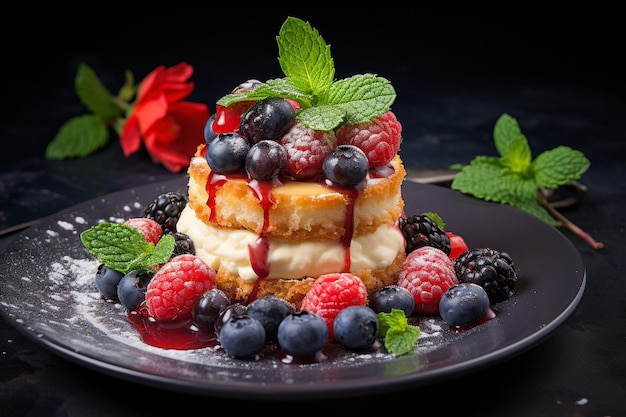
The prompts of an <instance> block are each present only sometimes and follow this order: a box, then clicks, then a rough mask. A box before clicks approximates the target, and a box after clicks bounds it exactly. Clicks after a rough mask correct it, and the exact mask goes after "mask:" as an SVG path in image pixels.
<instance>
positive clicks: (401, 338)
mask: <svg viewBox="0 0 626 417" xmlns="http://www.w3.org/2000/svg"><path fill="white" fill-rule="evenodd" d="M377 317H378V323H379V333H380V335H381V337H383V338H384V339H385V340H384V345H385V349H387V352H389V353H390V354H392V355H395V356H401V355H405V354H407V353H409V352H410V351H411V350H413V348H414V347H415V344H416V343H417V339H418V338H419V336H420V329H419V327H417V326H411V325H410V324H409V322H408V320H407V318H406V315H405V314H404V311H403V310H399V309H395V308H393V309H391V312H390V313H384V312H381V313H378V314H377Z"/></svg>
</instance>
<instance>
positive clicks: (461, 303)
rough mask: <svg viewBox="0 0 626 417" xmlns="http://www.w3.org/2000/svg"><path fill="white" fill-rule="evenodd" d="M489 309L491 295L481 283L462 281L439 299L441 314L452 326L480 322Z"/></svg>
mask: <svg viewBox="0 0 626 417" xmlns="http://www.w3.org/2000/svg"><path fill="white" fill-rule="evenodd" d="M488 311H489V296H488V295H487V293H486V292H485V290H484V288H483V287H481V286H480V285H476V284H471V283H469V282H462V283H460V284H457V285H453V286H452V287H450V288H448V290H447V291H446V292H445V293H444V294H443V297H441V300H440V301H439V315H440V316H441V318H442V319H443V320H445V321H446V322H447V323H448V324H449V325H450V326H454V327H461V326H469V325H472V324H474V323H478V322H479V321H480V319H482V318H483V317H484V316H485V314H487V312H488Z"/></svg>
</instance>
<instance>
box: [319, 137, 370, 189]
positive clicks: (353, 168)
mask: <svg viewBox="0 0 626 417" xmlns="http://www.w3.org/2000/svg"><path fill="white" fill-rule="evenodd" d="M322 170H323V171H324V175H326V178H328V179H329V180H330V181H332V182H333V183H335V184H338V185H341V186H355V185H357V184H358V183H360V182H361V181H363V180H364V179H365V178H366V177H367V172H368V162H367V157H366V156H365V153H364V152H363V151H362V150H361V149H359V148H357V147H356V146H354V145H339V146H337V147H336V148H335V149H334V150H333V152H332V153H331V154H330V155H328V156H327V157H326V158H325V159H324V162H323V164H322Z"/></svg>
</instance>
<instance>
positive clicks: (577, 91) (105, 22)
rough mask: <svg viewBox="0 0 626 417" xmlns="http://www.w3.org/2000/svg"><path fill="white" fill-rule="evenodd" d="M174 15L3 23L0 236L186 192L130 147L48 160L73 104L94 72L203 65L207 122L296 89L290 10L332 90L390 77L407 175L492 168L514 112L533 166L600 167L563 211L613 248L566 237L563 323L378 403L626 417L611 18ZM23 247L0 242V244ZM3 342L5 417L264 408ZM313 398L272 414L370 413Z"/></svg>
mask: <svg viewBox="0 0 626 417" xmlns="http://www.w3.org/2000/svg"><path fill="white" fill-rule="evenodd" d="M175 6H176V7H178V8H177V9H175V10H154V9H150V10H148V9H145V10H143V12H141V13H140V12H139V9H135V8H132V7H129V6H127V5H122V4H119V5H115V6H112V5H106V7H108V9H106V10H105V9H104V7H105V5H94V6H91V7H90V8H91V10H90V11H89V12H88V13H87V12H83V10H82V9H81V8H80V7H75V8H74V9H73V11H72V13H69V11H68V10H63V9H60V8H59V6H55V7H51V8H50V9H49V10H44V9H42V8H41V7H38V8H36V9H35V8H33V9H34V10H24V11H23V12H21V13H20V12H17V13H11V14H10V15H5V21H6V22H5V25H3V26H2V29H1V30H2V32H1V35H2V38H3V50H2V55H3V69H2V71H3V75H4V77H3V81H4V83H3V88H2V90H0V91H1V94H2V96H3V109H2V112H1V116H0V117H1V120H0V138H1V140H2V145H3V147H4V151H3V152H0V229H1V228H5V227H8V226H11V225H13V224H16V223H20V222H23V221H27V220H31V219H33V218H36V217H40V216H45V215H49V214H53V213H55V212H57V211H58V210H60V209H63V208H66V207H69V206H71V205H74V204H78V203H80V202H82V201H85V200H87V199H90V198H92V197H95V196H99V195H103V194H107V193H110V192H113V191H117V190H121V189H125V188H128V187H132V186H136V185H142V184H145V183H148V182H157V181H162V180H165V179H171V178H173V174H171V173H169V172H168V171H166V170H165V169H164V168H162V167H160V166H156V165H153V164H152V163H151V162H150V161H149V159H148V157H147V155H146V154H145V153H144V152H140V153H138V154H135V155H133V156H131V157H130V158H124V157H123V156H122V153H121V149H120V147H119V145H118V143H117V141H116V138H113V139H112V141H111V143H110V144H109V145H108V146H107V147H106V148H104V149H103V150H102V151H100V152H98V153H97V154H94V155H92V156H89V157H87V158H84V159H75V160H66V161H50V160H45V159H44V158H43V152H44V149H45V146H46V145H47V143H48V142H49V141H50V140H52V138H53V137H54V134H55V133H56V131H57V130H58V128H59V127H60V126H61V124H62V123H63V122H64V121H66V120H67V119H69V118H70V117H72V116H75V115H78V114H81V113H83V112H84V111H85V110H84V108H83V107H82V105H81V104H80V102H79V101H78V98H77V96H76V95H75V93H74V90H73V79H74V76H75V74H76V68H77V65H78V64H79V63H80V62H85V63H87V64H89V65H90V66H91V67H93V68H94V69H95V71H96V72H97V74H98V75H99V76H100V77H101V79H102V81H103V83H104V84H105V85H106V86H107V87H108V88H110V89H111V90H112V91H116V90H117V89H118V88H119V87H120V86H121V85H122V82H123V76H124V71H125V70H126V69H130V70H132V71H133V72H134V74H135V77H136V78H137V80H140V79H141V78H143V76H145V75H146V74H147V73H148V72H150V71H151V70H152V69H154V68H155V67H156V66H158V65H167V66H171V65H174V64H177V63H179V62H181V61H187V62H189V63H190V64H192V65H193V66H194V67H195V73H194V76H193V77H192V79H193V81H194V82H195V83H196V89H195V91H194V93H193V95H192V97H191V98H190V99H191V100H193V101H199V102H205V103H207V104H208V105H209V108H210V110H211V111H213V110H214V102H215V101H216V100H217V99H218V98H219V97H221V96H222V95H224V94H226V93H228V92H229V91H230V90H231V89H232V88H233V87H234V86H236V85H237V84H239V83H240V82H242V81H244V80H245V79H248V78H258V79H260V80H265V79H269V78H276V77H280V76H282V73H281V72H280V67H279V66H278V61H277V60H276V57H277V46H276V42H275V36H276V35H277V34H278V30H279V28H280V24H281V23H282V22H283V21H284V19H285V17H286V16H287V15H292V16H297V17H300V18H302V19H304V20H308V21H310V22H311V23H312V25H313V26H314V27H315V28H317V29H318V30H319V31H320V33H321V35H322V36H323V37H324V39H325V40H326V42H327V43H329V44H331V48H332V49H331V52H332V55H333V57H334V60H335V66H336V70H337V71H336V76H337V78H344V77H347V76H351V75H353V74H355V73H361V72H372V73H376V74H378V75H381V76H384V77H386V78H388V79H390V80H391V82H392V83H393V85H394V87H395V88H396V91H397V94H398V97H397V100H396V102H395V104H394V112H395V113H396V115H397V116H398V118H399V120H400V121H401V122H402V124H403V138H404V141H403V144H402V150H401V153H402V156H403V159H404V161H405V164H407V165H409V166H433V167H447V166H448V165H450V164H453V163H458V162H460V163H466V162H469V160H471V158H472V157H473V156H475V155H477V154H489V155H494V154H495V149H494V148H493V137H492V129H493V124H494V122H495V120H496V119H497V118H498V116H500V115H501V114H502V113H505V112H506V113H509V114H510V115H512V116H513V117H515V118H516V119H518V122H519V123H520V126H521V128H522V130H523V132H524V133H525V135H526V136H527V138H528V140H529V142H530V145H531V149H532V150H533V152H534V154H535V155H536V154H538V153H540V152H542V151H544V150H547V149H551V148H553V147H555V146H557V145H562V144H563V145H568V146H571V147H573V148H575V149H579V150H581V151H583V152H584V153H585V154H586V155H587V156H588V158H589V159H590V160H591V163H592V165H591V168H590V169H589V170H588V172H587V173H586V174H585V175H584V177H583V178H582V179H581V182H582V183H584V184H585V185H586V186H587V187H588V193H587V194H586V195H585V197H584V198H583V200H582V201H581V202H579V203H578V204H577V205H576V206H574V207H570V208H567V209H564V210H563V212H564V214H566V215H567V216H568V217H569V218H570V219H571V220H573V221H574V222H575V223H576V224H579V225H580V226H581V227H583V228H584V229H586V230H587V231H588V232H590V233H591V234H592V235H594V237H595V238H596V239H597V240H600V241H603V242H604V243H605V244H606V248H605V249H603V250H601V251H594V250H592V249H591V248H589V247H588V246H587V245H586V244H584V243H583V242H582V241H580V240H579V239H578V238H576V237H575V236H573V235H572V234H571V233H570V232H568V231H563V233H564V234H565V235H566V236H567V237H569V238H571V239H572V242H573V243H574V245H575V246H576V248H577V249H578V250H579V251H580V253H581V255H582V256H583V259H584V262H585V264H586V266H587V279H588V282H587V289H586V292H585V295H584V297H583V300H582V302H581V304H580V306H579V308H578V310H577V311H576V313H575V314H574V315H573V316H572V317H571V318H570V319H569V320H568V321H567V323H566V324H565V325H564V326H563V327H562V328H561V329H559V330H558V331H557V332H555V334H554V335H553V336H552V337H551V338H549V339H548V340H547V341H545V342H544V343H542V344H541V345H540V346H537V347H535V348H533V349H532V350H530V351H528V352H525V353H523V354H521V355H520V356H518V357H515V358H513V359H511V360H509V361H507V362H505V363H502V364H499V365H496V366H493V367H491V368H489V369H486V370H483V371H479V372H476V373H473V374H470V375H467V376H462V377H459V378H457V379H454V380H452V381H448V382H444V383H440V384H434V385H432V386H426V387H421V388H419V389H414V390H410V389H407V390H404V391H398V392H397V393H387V394H385V395H381V396H378V397H377V396H373V397H368V400H371V403H372V404H378V405H380V407H381V409H383V410H386V413H389V414H394V413H397V414H398V415H399V413H403V414H405V413H407V412H411V413H423V412H425V411H424V410H425V409H426V408H427V407H428V408H429V409H431V410H437V411H436V412H438V413H439V412H441V413H443V412H448V413H449V414H451V415H452V414H459V415H465V416H500V415H502V416H504V415H506V416H530V415H537V416H618V415H621V414H622V413H623V412H624V410H626V401H625V400H624V399H623V396H622V394H621V393H623V392H624V389H625V388H626V383H625V382H624V381H626V372H625V371H626V369H625V361H624V347H625V342H626V330H625V329H626V313H625V309H624V306H626V298H625V295H624V293H625V290H626V288H625V284H624V273H623V271H624V270H625V268H626V265H625V263H624V262H625V261H624V259H625V258H626V238H625V237H624V224H625V215H624V206H625V204H626V201H625V200H626V198H625V196H626V192H625V191H626V187H625V185H624V155H626V152H625V151H626V128H625V127H624V122H623V120H624V114H625V110H626V106H625V104H626V99H625V95H624V93H625V88H624V87H625V85H624V64H623V52H624V47H623V43H622V41H621V37H622V35H623V28H622V27H621V23H620V22H618V19H619V13H617V11H616V10H612V9H600V8H599V7H596V8H593V9H591V10H589V9H586V10H582V9H581V10H576V9H572V8H571V7H570V8H569V9H568V10H556V11H550V12H548V11H546V10H541V9H538V10H530V9H528V8H527V7H525V8H521V7H520V8H518V9H514V8H513V7H511V8H508V9H503V8H494V9H484V10H481V9H476V8H465V9H458V8H453V7H452V6H449V7H447V6H446V5H444V6H443V7H441V8H439V9H438V10H426V9H423V7H421V6H420V5H416V6H415V8H417V11H411V12H409V11H405V10H401V9H385V10H382V8H381V6H382V5H377V6H376V7H375V8H371V9H366V8H365V6H362V7H361V9H360V10H359V11H358V12H353V13H334V12H333V13H331V12H330V11H329V10H325V9H324V7H329V6H323V5H320V4H316V11H312V10H295V9H293V10H289V9H281V10H282V11H281V12H280V13H277V12H273V11H270V10H266V9H248V8H244V7H241V8H240V9H239V10H235V11H229V10H226V9H224V8H220V7H217V6H216V7H210V6H207V7H205V8H203V9H201V10H198V9H196V8H192V7H191V6H188V5H184V4H180V5H179V4H177V5H175ZM385 6H387V5H385ZM169 7H170V8H171V7H172V6H169ZM94 8H95V9H96V10H93V9H94ZM35 12H36V13H35ZM9 21H11V22H12V23H14V24H13V25H11V27H9V26H10V25H8V24H6V23H8V22H9ZM15 236H16V235H15V234H13V235H10V236H8V237H5V238H3V239H1V240H0V248H1V247H4V246H6V245H8V244H9V243H10V242H11V240H12V239H13V238H15ZM515 238H516V237H515V236H511V239H515ZM545 256H546V257H549V254H546V255H545ZM0 297H1V295H0ZM0 336H1V338H0V344H1V345H2V355H1V356H0V415H1V416H3V417H4V416H7V417H9V416H11V417H13V416H26V415H28V416H52V415H56V416H78V415H90V416H93V417H96V416H114V415H115V416H120V415H124V416H140V415H154V414H156V413H158V412H159V411H160V410H161V407H162V405H163V404H164V402H167V403H169V404H173V405H175V407H178V406H181V407H187V406H189V407H195V408H196V410H204V411H197V412H213V413H214V412H217V411H218V410H220V409H221V410H224V409H225V410H227V411H226V412H228V413H239V412H243V413H250V412H252V413H255V412H257V413H258V412H259V411H258V410H259V409H260V408H259V407H260V406H259V404H258V403H256V402H246V401H243V402H242V401H238V402H236V403H234V402H232V400H220V399H214V398H211V399H207V398H200V397H195V396H185V395H180V394H174V393H164V392H160V391H159V390H156V389H152V388H147V387H144V386H140V385H134V384H131V383H129V382H125V381H121V380H118V379H116V378H112V377H109V376H105V375H101V374H100V373H96V372H93V371H90V370H87V369H85V368H83V367H81V366H78V365H75V364H73V363H69V362H67V361H66V360H64V359H61V358H59V357H57V356H56V355H54V354H53V353H50V352H49V351H46V350H44V349H43V348H41V347H39V346H38V345H36V344H33V343H32V342H30V341H29V340H27V339H26V338H24V337H23V336H21V335H20V334H18V333H17V332H16V331H15V330H14V329H13V328H11V327H9V326H8V325H6V324H5V323H4V322H1V323H0ZM302 403H303V404H295V405H294V404H291V403H279V402H271V403H264V404H262V405H261V406H263V407H264V409H265V410H267V411H268V412H275V413H277V414H285V413H293V412H301V410H304V409H305V408H302V407H301V406H304V407H306V406H307V405H312V406H313V407H315V410H318V411H319V412H326V411H329V410H336V409H338V408H339V409H344V408H345V409H351V408H354V407H356V405H357V404H358V400H354V399H347V400H332V401H330V400H329V401H325V402H310V404H309V402H307V401H303V402H302ZM121 404H124V405H121ZM433 407H434V408H433Z"/></svg>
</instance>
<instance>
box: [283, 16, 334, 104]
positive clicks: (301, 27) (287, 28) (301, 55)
mask: <svg viewBox="0 0 626 417" xmlns="http://www.w3.org/2000/svg"><path fill="white" fill-rule="evenodd" d="M276 41H277V43H278V62H279V64H280V67H281V69H282V70H283V73H284V74H285V76H286V77H287V79H288V80H289V81H290V82H291V83H292V84H293V85H294V86H296V88H298V89H299V90H300V91H302V92H303V93H305V94H312V95H313V96H319V95H323V94H324V92H325V91H326V90H327V89H328V88H329V87H330V85H331V84H332V83H333V80H334V78H335V65H334V62H333V59H332V57H331V55H330V45H326V42H324V39H323V38H322V37H321V36H320V34H319V32H318V31H317V30H316V29H313V28H312V27H311V25H310V24H309V23H308V22H304V21H302V20H300V19H297V18H294V17H288V18H287V20H285V22H284V23H283V25H282V26H281V28H280V32H279V35H278V36H277V37H276Z"/></svg>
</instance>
